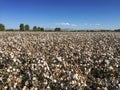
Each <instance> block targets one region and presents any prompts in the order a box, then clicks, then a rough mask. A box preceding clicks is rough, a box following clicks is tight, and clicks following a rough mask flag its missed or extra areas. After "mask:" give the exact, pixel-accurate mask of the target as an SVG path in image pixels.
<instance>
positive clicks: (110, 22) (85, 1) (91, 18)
mask: <svg viewBox="0 0 120 90" xmlns="http://www.w3.org/2000/svg"><path fill="white" fill-rule="evenodd" d="M0 23H3V24H4V25H5V26H6V28H16V29H18V28H19V25H20V23H24V24H29V25H30V26H31V28H32V27H33V26H34V25H36V26H40V27H45V28H55V27H61V28H70V29H116V28H120V0H0Z"/></svg>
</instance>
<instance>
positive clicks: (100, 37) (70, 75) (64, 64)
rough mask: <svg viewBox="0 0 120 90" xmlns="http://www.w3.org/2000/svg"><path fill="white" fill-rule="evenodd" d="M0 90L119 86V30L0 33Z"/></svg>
mask: <svg viewBox="0 0 120 90" xmlns="http://www.w3.org/2000/svg"><path fill="white" fill-rule="evenodd" d="M0 90H120V33H115V32H0Z"/></svg>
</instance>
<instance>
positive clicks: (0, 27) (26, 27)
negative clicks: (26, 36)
mask: <svg viewBox="0 0 120 90" xmlns="http://www.w3.org/2000/svg"><path fill="white" fill-rule="evenodd" d="M0 31H15V30H14V29H5V25H4V24H0ZM19 31H46V30H45V29H44V27H39V26H33V28H32V30H31V29H30V26H29V25H28V24H26V25H25V24H20V25H19ZM48 31H51V30H48ZM54 31H61V28H59V27H56V28H55V29H54Z"/></svg>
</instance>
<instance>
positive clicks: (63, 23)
mask: <svg viewBox="0 0 120 90" xmlns="http://www.w3.org/2000/svg"><path fill="white" fill-rule="evenodd" d="M56 25H60V26H74V27H76V26H78V25H77V24H73V23H68V22H62V23H56Z"/></svg>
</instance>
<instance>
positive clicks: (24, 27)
mask: <svg viewBox="0 0 120 90" xmlns="http://www.w3.org/2000/svg"><path fill="white" fill-rule="evenodd" d="M0 31H16V30H14V29H5V25H4V24H1V23H0ZM19 31H48V32H51V31H56V32H60V31H63V30H61V28H60V27H56V28H55V29H54V30H45V29H44V28H43V27H39V26H33V28H32V29H30V26H29V25H28V24H26V25H24V24H23V23H22V24H20V25H19ZM64 31H66V30H64ZM67 31H71V32H120V29H115V30H67Z"/></svg>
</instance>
